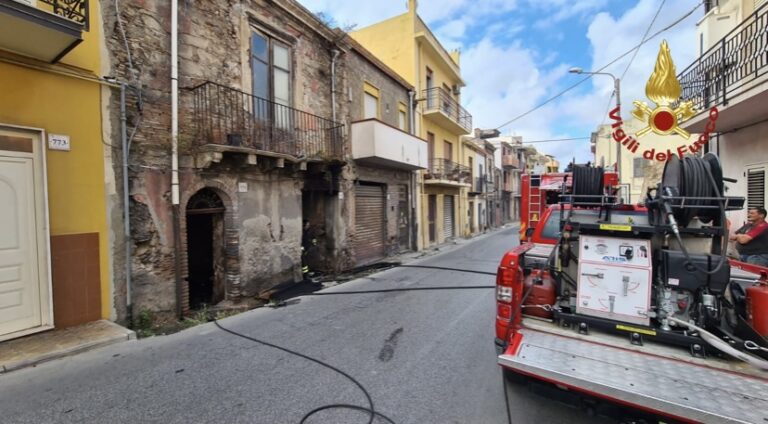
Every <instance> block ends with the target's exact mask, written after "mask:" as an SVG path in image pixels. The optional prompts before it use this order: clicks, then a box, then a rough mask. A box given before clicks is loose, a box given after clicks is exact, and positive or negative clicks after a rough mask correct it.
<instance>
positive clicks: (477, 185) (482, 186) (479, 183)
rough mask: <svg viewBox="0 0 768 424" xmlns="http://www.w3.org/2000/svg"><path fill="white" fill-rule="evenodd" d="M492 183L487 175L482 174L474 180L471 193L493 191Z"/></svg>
mask: <svg viewBox="0 0 768 424" xmlns="http://www.w3.org/2000/svg"><path fill="white" fill-rule="evenodd" d="M491 185H492V183H491V182H490V181H488V176H487V175H481V176H479V177H475V178H474V181H472V187H471V188H470V189H469V191H470V193H476V194H481V193H488V192H489V191H492V189H491Z"/></svg>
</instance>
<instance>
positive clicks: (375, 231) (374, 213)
mask: <svg viewBox="0 0 768 424" xmlns="http://www.w3.org/2000/svg"><path fill="white" fill-rule="evenodd" d="M385 212H386V197H385V195H384V186H381V185H358V186H357V187H356V188H355V239H354V243H353V246H354V249H355V261H356V262H357V264H358V265H362V264H365V263H370V262H373V261H375V260H377V259H381V258H382V257H384V255H385V253H386V249H385V245H384V228H385V225H386V216H385Z"/></svg>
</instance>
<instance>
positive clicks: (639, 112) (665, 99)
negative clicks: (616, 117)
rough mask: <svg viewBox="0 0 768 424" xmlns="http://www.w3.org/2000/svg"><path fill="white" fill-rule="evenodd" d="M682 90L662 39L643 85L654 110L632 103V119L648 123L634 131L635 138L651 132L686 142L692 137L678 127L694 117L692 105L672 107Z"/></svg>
mask: <svg viewBox="0 0 768 424" xmlns="http://www.w3.org/2000/svg"><path fill="white" fill-rule="evenodd" d="M681 91H682V90H681V88H680V81H678V80H677V76H676V75H675V64H674V63H673V62H672V55H671V53H670V51H669V45H668V44H667V41H666V40H664V41H662V42H661V48H660V49H659V55H658V56H657V57H656V66H655V67H654V69H653V73H652V74H651V78H650V79H649V80H648V83H647V84H646V85H645V95H646V96H647V97H648V98H649V99H651V100H652V101H653V102H654V103H656V108H654V109H651V108H650V107H649V106H648V104H647V103H645V102H641V101H638V100H635V101H634V102H633V104H634V105H635V109H634V110H633V111H632V116H634V117H635V118H637V119H639V120H640V121H643V122H647V123H648V126H647V127H645V128H643V129H641V130H640V131H638V132H637V134H636V136H637V137H638V138H640V137H642V136H644V135H646V134H648V133H649V132H651V131H653V132H654V133H656V134H659V135H668V134H672V133H676V134H678V135H680V136H681V137H683V138H686V139H687V138H689V137H690V136H691V135H690V133H688V131H685V130H684V129H682V128H680V124H681V123H683V122H685V121H687V120H688V119H690V118H691V117H692V116H693V115H695V114H696V110H695V109H694V108H693V102H691V101H688V102H680V103H679V104H678V105H677V107H675V108H673V107H672V106H673V103H674V102H676V101H677V99H678V98H679V97H680V92H681Z"/></svg>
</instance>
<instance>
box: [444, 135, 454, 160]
mask: <svg viewBox="0 0 768 424" xmlns="http://www.w3.org/2000/svg"><path fill="white" fill-rule="evenodd" d="M443 157H444V158H445V159H448V160H450V161H452V160H453V144H451V142H450V141H448V140H443Z"/></svg>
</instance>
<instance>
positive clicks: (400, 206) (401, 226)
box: [397, 184, 411, 250]
mask: <svg viewBox="0 0 768 424" xmlns="http://www.w3.org/2000/svg"><path fill="white" fill-rule="evenodd" d="M409 212H410V208H409V207H408V186H406V185H405V184H401V185H399V186H398V188H397V238H398V244H399V245H400V250H409V249H410V240H411V237H410V236H411V220H410V219H409V217H410V214H409Z"/></svg>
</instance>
